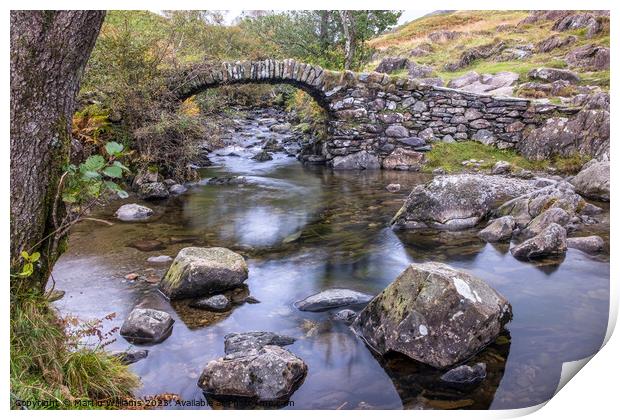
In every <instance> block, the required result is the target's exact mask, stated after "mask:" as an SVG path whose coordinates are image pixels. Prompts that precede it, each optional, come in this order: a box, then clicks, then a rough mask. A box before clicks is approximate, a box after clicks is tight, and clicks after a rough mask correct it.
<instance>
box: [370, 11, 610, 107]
mask: <svg viewBox="0 0 620 420" xmlns="http://www.w3.org/2000/svg"><path fill="white" fill-rule="evenodd" d="M369 44H370V46H371V47H373V48H374V49H375V50H376V51H377V52H376V53H375V55H374V56H373V61H372V62H370V63H369V64H368V65H367V66H366V68H365V70H376V69H377V71H383V72H389V73H391V74H398V75H407V74H409V76H410V77H417V78H420V77H421V78H424V79H426V81H427V82H428V83H432V84H443V85H447V86H449V87H459V88H463V89H466V90H468V87H467V85H472V84H473V86H471V87H470V88H469V90H471V91H478V92H481V91H484V92H488V91H491V92H493V93H495V94H502V95H507V96H524V97H535V98H551V99H552V100H553V101H555V102H559V101H566V100H567V99H563V98H570V97H572V96H575V95H576V94H579V93H590V92H592V91H596V90H598V89H599V88H600V89H602V90H608V89H609V13H608V12H600V11H597V12H580V11H537V12H528V11H453V12H445V13H439V14H432V15H427V16H424V17H422V18H419V19H416V20H414V21H412V22H409V23H407V24H405V25H402V26H400V27H398V28H396V29H395V30H393V31H391V32H389V33H386V34H383V35H381V36H379V37H377V38H375V39H372V40H371V41H370V42H369ZM382 63H383V64H382ZM380 64H382V65H381V66H380ZM540 67H546V68H552V69H560V70H564V71H560V72H551V75H547V74H546V73H544V74H534V73H531V71H532V70H533V69H536V68H540ZM566 70H567V71H566ZM472 71H473V72H476V73H478V74H479V75H480V76H478V78H476V75H475V74H468V73H470V72H472ZM500 72H510V73H509V74H508V76H506V75H504V77H503V78H496V79H491V85H494V86H493V88H495V87H496V86H498V85H499V87H501V88H504V89H500V90H498V91H496V92H495V91H493V89H491V88H488V89H487V88H485V86H484V85H485V77H482V76H481V75H483V74H497V73H500ZM466 74H468V76H467V77H465V78H463V79H460V81H455V79H458V78H461V77H462V76H464V75H466ZM439 79H441V81H440V80H439ZM451 81H452V83H450V82H451ZM472 81H473V83H472Z"/></svg>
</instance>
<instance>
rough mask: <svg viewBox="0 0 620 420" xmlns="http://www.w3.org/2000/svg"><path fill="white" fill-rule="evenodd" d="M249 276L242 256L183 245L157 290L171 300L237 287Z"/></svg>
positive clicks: (225, 250)
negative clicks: (184, 246)
mask: <svg viewBox="0 0 620 420" xmlns="http://www.w3.org/2000/svg"><path fill="white" fill-rule="evenodd" d="M247 278H248V265H247V264H246V262H245V260H244V259H243V257H242V256H241V255H239V254H237V253H235V252H233V251H231V250H229V249H226V248H217V247H216V248H199V247H189V248H183V249H182V250H181V251H179V253H178V254H177V256H176V258H175V259H174V262H173V263H172V265H171V266H170V268H169V269H168V272H167V273H166V275H165V276H164V278H163V279H162V281H161V282H160V284H159V289H160V290H161V291H162V293H163V294H164V295H166V296H167V297H168V298H170V299H182V298H188V297H200V296H204V295H207V294H212V293H215V292H220V291H223V290H228V289H233V288H235V287H238V286H240V285H241V284H242V283H243V282H244V281H245V280H246V279H247Z"/></svg>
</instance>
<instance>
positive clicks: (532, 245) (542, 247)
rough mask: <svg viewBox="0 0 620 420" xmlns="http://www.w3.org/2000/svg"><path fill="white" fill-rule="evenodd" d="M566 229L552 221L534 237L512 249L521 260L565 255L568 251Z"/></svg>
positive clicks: (513, 253)
mask: <svg viewBox="0 0 620 420" xmlns="http://www.w3.org/2000/svg"><path fill="white" fill-rule="evenodd" d="M566 247H567V245H566V229H564V228H563V227H562V226H560V225H558V224H557V223H551V224H550V225H549V226H547V227H546V228H545V229H543V231H542V232H540V233H539V234H538V235H536V236H534V237H533V238H532V239H528V240H527V241H524V242H522V243H521V244H519V245H517V246H515V247H514V248H511V249H510V252H511V253H512V255H513V256H514V257H515V258H518V259H521V260H527V259H536V258H543V257H555V256H563V255H564V254H565V253H566Z"/></svg>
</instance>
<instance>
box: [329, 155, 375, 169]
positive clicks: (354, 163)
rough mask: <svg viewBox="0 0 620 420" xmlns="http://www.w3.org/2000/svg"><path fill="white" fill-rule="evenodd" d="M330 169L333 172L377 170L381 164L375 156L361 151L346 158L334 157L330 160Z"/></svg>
mask: <svg viewBox="0 0 620 420" xmlns="http://www.w3.org/2000/svg"><path fill="white" fill-rule="evenodd" d="M332 167H333V168H334V169H335V170H362V169H379V168H380V167H381V163H380V162H379V158H377V156H376V155H373V154H372V153H369V152H366V151H361V152H357V153H351V154H350V155H346V156H336V157H335V158H334V159H333V160H332Z"/></svg>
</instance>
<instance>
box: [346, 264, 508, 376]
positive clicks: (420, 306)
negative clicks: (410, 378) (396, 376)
mask: <svg viewBox="0 0 620 420" xmlns="http://www.w3.org/2000/svg"><path fill="white" fill-rule="evenodd" d="M511 317H512V309H511V306H510V304H509V303H508V301H507V300H506V299H505V298H504V297H503V296H501V295H500V294H499V293H497V292H496V291H495V290H494V289H493V288H492V287H490V286H489V285H488V284H487V283H485V282H484V281H483V280H481V279H479V278H477V277H474V276H472V275H471V274H469V273H467V272H465V271H461V270H456V269H454V268H452V267H450V266H448V265H446V264H442V263H435V262H427V263H423V264H411V265H410V266H409V267H407V268H406V269H405V270H404V271H403V272H402V273H401V274H400V275H399V276H398V277H397V278H396V280H394V282H393V283H391V284H390V285H389V286H388V287H387V288H385V290H383V292H381V293H380V294H379V295H378V296H377V297H375V298H374V299H373V300H372V301H371V302H370V303H369V304H368V305H367V306H366V307H365V308H364V310H362V311H361V312H360V314H359V315H358V316H357V318H355V321H354V322H353V325H352V327H353V329H354V330H355V331H356V333H357V334H359V335H360V336H361V337H362V338H363V339H364V340H365V341H366V343H367V344H368V345H369V346H370V347H371V348H372V349H373V350H375V351H376V352H378V353H380V354H382V355H385V354H386V353H388V352H391V351H395V352H398V353H402V354H404V355H406V356H408V357H410V358H412V359H414V360H417V361H419V362H422V363H425V364H428V365H431V366H433V367H436V368H445V367H448V366H452V365H454V364H455V363H459V362H462V361H464V360H467V359H469V358H470V357H471V356H473V355H474V354H476V353H477V352H479V351H480V350H482V349H483V348H484V347H485V346H487V345H488V344H489V343H491V342H492V341H493V340H495V338H496V337H497V336H498V335H499V333H500V331H501V330H502V327H503V326H504V324H506V323H507V322H508V321H509V320H510V319H511Z"/></svg>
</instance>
